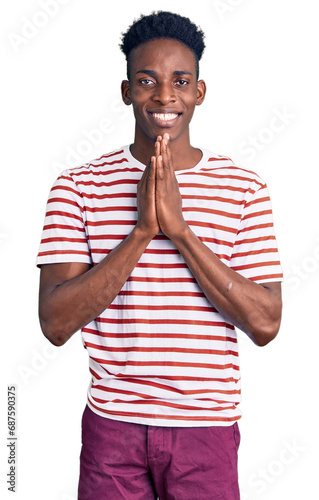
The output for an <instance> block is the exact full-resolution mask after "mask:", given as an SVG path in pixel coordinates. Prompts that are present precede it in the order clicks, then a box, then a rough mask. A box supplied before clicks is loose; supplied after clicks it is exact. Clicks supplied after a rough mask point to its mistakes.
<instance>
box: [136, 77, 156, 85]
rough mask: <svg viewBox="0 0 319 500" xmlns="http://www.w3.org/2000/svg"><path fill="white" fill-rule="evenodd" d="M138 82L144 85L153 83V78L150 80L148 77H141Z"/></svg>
mask: <svg viewBox="0 0 319 500" xmlns="http://www.w3.org/2000/svg"><path fill="white" fill-rule="evenodd" d="M139 83H140V84H141V85H146V86H150V85H152V84H154V82H153V80H150V79H149V78H143V79H142V80H140V81H139Z"/></svg>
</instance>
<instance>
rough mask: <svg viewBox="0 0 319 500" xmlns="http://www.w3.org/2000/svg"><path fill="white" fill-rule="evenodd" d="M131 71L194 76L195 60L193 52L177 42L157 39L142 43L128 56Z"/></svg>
mask: <svg viewBox="0 0 319 500" xmlns="http://www.w3.org/2000/svg"><path fill="white" fill-rule="evenodd" d="M130 68H131V71H132V72H134V71H139V70H141V69H149V70H155V71H188V72H191V73H193V74H194V75H195V72H196V59H195V55H194V54H193V52H192V51H191V50H190V49H189V48H188V47H186V45H184V44H183V43H181V42H178V41H177V40H167V39H164V38H159V39H157V40H152V41H149V42H145V43H142V44H141V45H139V46H138V47H136V48H135V49H133V50H132V52H131V54H130Z"/></svg>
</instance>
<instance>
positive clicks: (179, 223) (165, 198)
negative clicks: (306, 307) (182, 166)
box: [156, 139, 282, 346]
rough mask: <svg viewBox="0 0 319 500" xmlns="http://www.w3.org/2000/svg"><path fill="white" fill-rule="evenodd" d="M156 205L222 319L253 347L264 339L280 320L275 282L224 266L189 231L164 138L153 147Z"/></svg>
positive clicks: (269, 337)
mask: <svg viewBox="0 0 319 500" xmlns="http://www.w3.org/2000/svg"><path fill="white" fill-rule="evenodd" d="M156 172H157V174H156V209H157V218H158V222H159V225H160V228H161V230H162V231H163V233H165V234H166V236H167V237H168V238H170V239H171V240H172V242H173V243H174V244H175V246H176V247H177V248H178V250H179V252H180V253H181V255H182V256H183V258H184V260H185V262H186V264H187V265H188V267H189V269H190V271H191V272H192V274H193V275H194V277H195V278H196V280H197V282H198V284H199V286H200V287H201V289H202V290H203V292H204V293H205V295H206V297H207V299H208V300H209V301H210V302H211V304H213V305H214V307H215V308H216V309H217V310H218V311H219V312H220V314H221V315H222V316H223V317H224V318H225V320H226V321H228V322H230V323H232V324H233V325H235V326H237V327H238V328H240V329H241V330H243V331H244V332H245V333H246V334H247V335H248V336H249V337H250V338H251V339H252V340H253V341H254V342H255V343H256V344H257V345H260V346H263V345H266V344H267V343H268V342H270V341H271V340H272V339H273V338H274V337H275V336H276V335H277V333H278V330H279V326H280V320H281V308H282V304H281V289H280V283H265V284H263V285H259V284H257V283H254V282H253V281H251V280H249V279H246V278H244V277H243V276H241V275H240V274H239V273H237V272H235V271H233V270H232V269H231V268H229V267H228V266H226V265H225V264H224V263H223V262H222V261H221V260H220V259H219V258H218V257H217V256H216V255H215V254H214V253H213V252H212V251H211V250H210V249H209V248H208V247H207V246H206V245H205V244H204V243H202V242H201V241H200V239H199V238H197V236H196V235H195V234H194V233H193V232H192V231H191V229H190V228H189V226H188V225H187V223H186V222H185V220H184V218H183V214H182V201H181V196H180V193H179V188H178V182H177V180H176V177H175V172H174V168H173V164H172V158H171V156H170V152H169V146H168V140H165V139H164V140H160V141H158V146H157V148H156Z"/></svg>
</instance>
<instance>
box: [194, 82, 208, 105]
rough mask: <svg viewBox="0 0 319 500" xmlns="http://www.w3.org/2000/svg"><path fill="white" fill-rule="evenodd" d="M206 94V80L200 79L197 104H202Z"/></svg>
mask: <svg viewBox="0 0 319 500" xmlns="http://www.w3.org/2000/svg"><path fill="white" fill-rule="evenodd" d="M205 95H206V83H205V82H204V80H198V82H197V100H196V105H197V106H200V105H201V104H202V103H203V101H204V99H205Z"/></svg>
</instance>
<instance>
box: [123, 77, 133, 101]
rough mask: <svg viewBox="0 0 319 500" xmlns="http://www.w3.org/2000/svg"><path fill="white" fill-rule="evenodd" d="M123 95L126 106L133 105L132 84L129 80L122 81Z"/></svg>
mask: <svg viewBox="0 0 319 500" xmlns="http://www.w3.org/2000/svg"><path fill="white" fill-rule="evenodd" d="M121 93H122V99H123V102H124V104H126V105H127V106H129V105H130V104H132V99H131V93H130V82H129V81H128V80H123V81H122V84H121Z"/></svg>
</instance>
